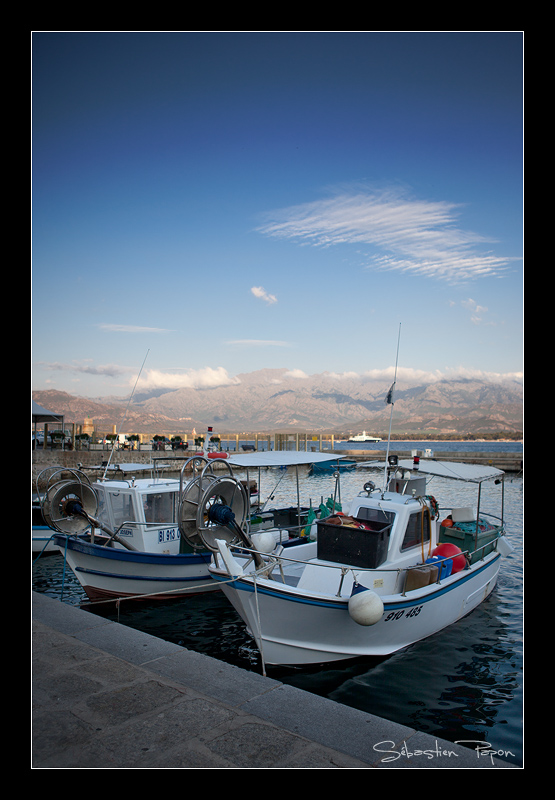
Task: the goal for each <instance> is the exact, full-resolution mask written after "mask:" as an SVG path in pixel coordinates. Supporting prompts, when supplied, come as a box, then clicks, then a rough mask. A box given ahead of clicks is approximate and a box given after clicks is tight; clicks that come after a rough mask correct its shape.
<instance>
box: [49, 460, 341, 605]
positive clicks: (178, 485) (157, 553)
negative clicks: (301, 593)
mask: <svg viewBox="0 0 555 800" xmlns="http://www.w3.org/2000/svg"><path fill="white" fill-rule="evenodd" d="M327 458H328V456H326V455H324V454H320V453H287V452H283V453H281V452H278V453H269V454H263V453H251V454H238V455H233V456H231V455H229V454H223V453H217V452H213V453H211V452H208V451H205V452H203V453H202V454H199V455H193V456H190V457H187V458H181V459H177V458H169V459H162V458H161V459H154V460H153V463H152V464H150V465H145V464H129V463H128V464H120V465H118V466H112V465H108V466H101V467H100V466H99V467H98V468H97V469H98V470H100V472H101V475H100V477H98V478H97V479H94V480H91V479H90V478H89V477H88V476H87V475H85V474H84V472H83V471H82V470H68V469H63V468H61V467H58V468H54V469H52V468H51V469H49V470H47V471H45V473H46V474H44V473H41V475H40V476H39V479H38V483H41V482H42V484H43V491H42V492H41V495H42V514H43V517H44V519H45V521H46V523H47V525H48V526H49V528H51V529H52V531H54V533H53V534H52V540H53V542H54V544H55V545H56V548H57V550H58V552H60V551H61V552H62V553H63V555H64V558H65V559H66V561H67V564H68V565H69V567H70V568H71V570H72V571H73V572H74V574H75V575H76V577H77V579H78V580H79V582H80V584H81V586H82V587H83V589H84V591H85V593H86V595H87V597H88V598H89V599H90V600H91V601H97V600H106V599H115V598H121V597H136V598H145V597H148V598H149V599H158V598H171V597H175V596H182V595H183V594H186V595H193V594H201V593H205V592H211V591H217V590H219V588H220V587H219V584H218V583H217V582H216V581H214V579H213V578H212V576H211V575H210V572H209V570H208V566H209V562H210V559H211V557H212V550H211V548H210V545H212V542H213V539H212V536H213V526H212V525H210V529H209V530H205V524H204V516H203V514H204V515H206V513H207V512H206V509H207V508H209V507H210V506H211V505H212V504H214V503H218V504H225V506H226V507H229V508H231V509H233V513H234V514H235V515H236V517H237V519H238V520H239V522H240V524H241V526H242V527H243V528H245V530H247V531H249V533H250V534H251V535H252V536H253V540H254V541H255V542H256V541H257V538H259V537H260V536H263V538H264V541H267V540H268V537H269V536H270V537H271V538H272V540H273V541H274V543H275V545H277V544H281V545H283V546H288V545H290V544H292V543H296V541H298V538H299V537H298V531H299V528H298V527H297V526H298V525H299V524H300V523H302V521H303V518H302V515H301V519H300V520H296V519H295V516H296V512H297V510H299V511H300V509H295V508H291V509H287V510H286V511H287V514H286V515H285V517H284V510H281V509H270V510H268V511H266V510H265V509H263V513H262V515H261V514H260V513H258V512H257V513H256V514H254V515H253V514H252V511H253V509H252V508H251V502H252V501H251V495H250V493H249V488H250V487H251V486H252V485H253V483H254V481H253V480H251V474H252V470H253V469H258V470H260V468H261V467H262V466H265V467H268V466H278V465H279V466H288V465H289V466H294V465H300V464H307V463H312V462H314V461H318V460H323V459H327ZM178 460H179V461H181V465H180V468H177V471H178V472H179V477H178V478H177V477H166V476H164V471H163V468H168V467H169V468H170V469H171V468H172V467H174V469H176V468H175V466H174V465H173V464H172V462H174V461H178ZM233 466H234V467H235V468H243V469H246V470H247V475H246V480H240V479H238V478H235V477H234V476H233V477H232V475H231V473H232V467H233ZM145 471H148V472H150V473H151V474H150V475H149V477H136V475H137V474H141V473H143V472H145ZM199 508H202V509H204V512H203V514H201V515H200V516H199V514H198V509H199ZM251 518H252V519H253V523H252V524H251ZM257 529H258V532H257ZM218 535H219V536H223V537H224V538H225V537H226V536H228V537H229V538H230V539H232V538H233V537H232V535H231V534H230V532H229V531H228V530H227V529H220V530H219V531H218ZM206 538H207V539H208V545H207V544H206V541H205V539H206Z"/></svg>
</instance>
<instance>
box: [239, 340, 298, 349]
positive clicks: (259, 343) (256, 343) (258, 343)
mask: <svg viewBox="0 0 555 800" xmlns="http://www.w3.org/2000/svg"><path fill="white" fill-rule="evenodd" d="M225 344H228V345H239V346H241V347H243V346H244V347H293V345H292V344H291V342H283V341H280V340H279V339H229V340H228V341H227V342H225Z"/></svg>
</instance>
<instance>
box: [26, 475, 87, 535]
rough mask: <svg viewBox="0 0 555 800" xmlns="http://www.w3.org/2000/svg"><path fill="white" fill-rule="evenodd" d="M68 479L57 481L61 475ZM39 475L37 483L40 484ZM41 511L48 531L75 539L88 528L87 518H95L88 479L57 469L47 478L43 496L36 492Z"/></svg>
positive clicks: (62, 478) (60, 478) (61, 478)
mask: <svg viewBox="0 0 555 800" xmlns="http://www.w3.org/2000/svg"><path fill="white" fill-rule="evenodd" d="M68 472H69V473H70V475H71V477H70V478H67V477H65V478H64V477H60V476H61V475H62V474H63V473H66V474H67V473H68ZM43 474H44V473H41V475H39V477H38V479H37V485H38V484H39V483H40V480H41V477H42V476H43ZM39 496H40V504H41V511H42V515H43V517H44V520H45V522H46V524H47V525H48V527H49V528H52V530H54V531H58V533H67V534H70V535H77V534H80V533H85V531H87V530H89V529H90V527H91V522H90V519H89V517H93V518H94V517H95V516H96V513H97V510H98V498H97V496H96V493H95V491H94V489H93V488H92V486H91V485H90V482H89V480H88V478H87V477H86V476H85V475H83V473H81V472H79V471H78V470H66V469H63V470H62V469H60V470H58V471H57V472H54V473H53V474H51V475H50V476H49V477H48V479H47V482H46V489H45V491H44V493H41V492H39Z"/></svg>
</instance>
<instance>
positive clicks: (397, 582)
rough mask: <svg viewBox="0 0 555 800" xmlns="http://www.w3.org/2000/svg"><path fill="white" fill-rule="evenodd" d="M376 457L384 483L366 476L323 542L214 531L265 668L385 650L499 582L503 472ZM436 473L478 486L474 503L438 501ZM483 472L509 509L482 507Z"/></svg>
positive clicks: (460, 612)
mask: <svg viewBox="0 0 555 800" xmlns="http://www.w3.org/2000/svg"><path fill="white" fill-rule="evenodd" d="M366 466H371V465H370V464H367V465H366ZM374 466H375V468H376V469H380V470H383V475H384V487H383V488H381V489H378V488H377V487H376V484H374V483H373V482H372V481H367V482H366V484H365V485H364V488H363V490H362V491H361V492H360V494H358V495H357V496H356V497H355V498H354V499H353V500H352V502H351V504H350V508H349V510H348V512H347V513H346V514H345V515H342V514H336V515H333V516H331V517H328V518H326V519H324V520H319V521H317V523H316V524H317V537H316V541H311V542H308V543H306V544H301V545H299V546H298V547H295V548H294V550H289V551H287V550H281V551H279V550H278V551H273V552H266V553H264V552H261V551H260V550H257V549H256V547H255V546H254V543H253V546H252V547H250V548H249V547H247V546H245V545H244V544H236V545H233V543H232V542H230V540H229V538H226V539H224V538H222V539H217V540H216V547H217V551H216V553H215V558H214V561H213V563H212V564H211V566H210V568H209V569H210V572H211V574H212V576H213V577H214V578H215V580H217V581H219V583H220V585H221V587H222V590H223V592H224V594H225V595H226V597H227V598H228V599H229V600H230V602H231V603H232V605H233V607H234V608H235V609H236V611H237V612H238V613H239V615H240V616H241V617H242V619H243V620H244V622H245V624H246V626H247V629H248V631H249V632H250V634H251V635H252V636H253V638H254V640H255V642H256V645H257V647H258V649H259V651H260V654H261V657H262V661H263V664H264V665H266V664H274V665H278V664H279V665H297V666H299V665H308V664H318V663H328V662H335V661H340V660H345V659H352V658H357V657H362V656H364V657H366V656H386V655H388V654H390V653H393V652H395V651H398V650H400V649H402V648H405V647H407V646H408V645H410V644H412V643H414V642H417V641H419V640H421V639H424V638H426V637H428V636H431V635H433V634H435V633H437V632H438V631H440V630H442V629H443V628H445V627H446V626H448V625H451V624H453V623H455V622H456V621H457V620H459V619H460V618H462V617H464V616H466V615H467V614H468V613H470V612H471V611H472V610H473V609H475V608H476V607H477V606H478V605H479V604H480V603H481V602H482V601H483V600H485V599H486V598H487V597H488V596H489V595H490V594H491V592H492V591H493V589H494V587H495V584H496V581H497V575H498V572H499V563H500V559H501V557H502V556H503V555H507V554H508V553H509V552H510V551H511V549H512V548H511V546H510V544H509V542H508V541H507V539H506V538H505V536H504V523H503V513H502V508H503V501H502V496H503V472H502V471H501V470H498V469H494V468H491V467H479V466H475V465H469V464H451V463H449V462H437V461H430V462H425V461H423V460H421V459H416V460H415V461H410V460H406V461H399V460H398V458H397V457H396V456H390V457H388V458H387V459H386V465H385V466H384V464H380V462H376V463H375V465H374ZM432 476H436V477H437V476H441V477H444V478H452V479H456V480H461V481H466V482H471V483H474V484H476V485H477V486H478V505H477V507H476V508H469V507H465V508H449V507H448V506H447V507H443V506H441V507H440V506H439V504H438V502H437V500H436V499H435V498H434V497H433V496H432V495H430V494H429V493H428V491H427V478H430V477H432ZM484 481H494V482H495V483H497V484H499V485H500V486H501V501H500V502H501V516H491V515H490V516H488V515H486V514H485V513H484V512H483V511H482V509H481V508H480V497H481V487H482V483H483V482H484Z"/></svg>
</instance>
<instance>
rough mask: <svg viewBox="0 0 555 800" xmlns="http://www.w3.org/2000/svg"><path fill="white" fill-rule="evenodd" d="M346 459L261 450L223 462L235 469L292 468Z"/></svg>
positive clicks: (232, 456) (302, 452) (318, 454)
mask: <svg viewBox="0 0 555 800" xmlns="http://www.w3.org/2000/svg"><path fill="white" fill-rule="evenodd" d="M345 457H346V456H340V455H337V456H335V455H332V454H330V453H312V452H310V453H307V452H304V451H302V450H268V451H262V450H260V451H258V452H255V453H237V454H234V455H229V456H228V457H227V458H225V459H222V461H226V462H227V463H228V464H231V465H232V466H234V467H290V466H301V465H303V464H319V463H321V462H323V461H328V462H330V461H336V460H340V459H343V458H345ZM215 460H217V459H215Z"/></svg>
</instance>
